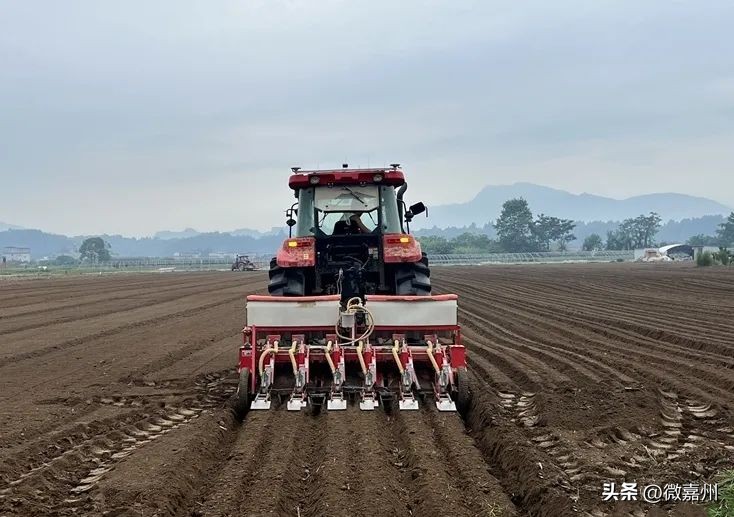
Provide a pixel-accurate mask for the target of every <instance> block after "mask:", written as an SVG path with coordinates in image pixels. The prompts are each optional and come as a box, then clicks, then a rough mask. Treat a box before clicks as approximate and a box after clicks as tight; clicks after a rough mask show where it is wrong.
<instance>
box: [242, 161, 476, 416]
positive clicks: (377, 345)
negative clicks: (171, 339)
mask: <svg viewBox="0 0 734 517" xmlns="http://www.w3.org/2000/svg"><path fill="white" fill-rule="evenodd" d="M292 171H293V174H292V175H291V177H290V181H289V186H290V187H291V189H293V191H294V194H295V197H296V199H297V200H298V201H297V202H296V203H294V205H293V206H291V207H290V208H289V209H288V210H286V215H287V217H288V220H287V224H288V226H289V228H290V230H291V231H290V236H289V238H288V239H286V240H285V242H283V245H282V246H281V247H280V249H279V250H278V254H277V256H276V257H275V258H273V260H272V261H271V264H270V271H269V277H270V282H269V285H268V292H269V295H268V296H262V295H250V296H248V297H247V326H246V327H245V328H244V330H243V335H244V344H243V346H242V347H241V348H240V356H239V368H238V370H239V372H240V382H239V387H238V398H237V401H238V402H237V405H238V410H239V411H240V412H242V413H244V412H245V411H246V410H247V409H268V408H270V407H271V404H272V400H273V398H274V397H275V398H277V399H281V397H287V399H288V402H287V408H288V409H289V410H300V409H302V408H306V407H310V408H311V409H312V410H313V411H318V410H319V409H320V407H321V406H322V404H324V403H325V405H326V407H327V409H329V410H339V409H346V407H347V400H348V399H349V398H353V399H356V400H358V401H359V406H360V408H361V409H363V410H371V409H374V408H375V407H377V406H378V405H379V403H380V402H382V404H383V405H384V406H385V407H386V408H388V409H389V408H390V407H391V406H392V400H393V399H394V398H397V399H398V406H399V408H400V409H403V410H408V409H417V408H418V398H417V397H420V396H425V395H426V394H430V396H431V397H432V398H433V399H434V400H435V403H436V406H437V407H438V409H439V410H441V411H455V410H456V409H457V405H458V408H459V409H460V410H462V409H464V408H466V406H467V405H468V403H469V400H468V397H469V389H468V384H467V375H466V361H465V355H464V347H463V345H462V344H461V333H460V327H459V325H458V322H457V296H456V295H453V294H443V295H439V296H432V295H431V282H430V270H429V268H428V260H427V258H426V255H425V253H422V252H421V247H420V243H419V242H418V241H417V240H416V239H415V238H414V237H413V236H411V235H410V234H409V225H410V222H411V220H412V218H413V217H414V216H415V215H418V214H420V213H423V212H425V211H426V207H425V206H424V205H423V203H416V204H414V205H412V206H410V207H409V208H408V207H406V205H405V203H404V201H403V195H404V193H405V191H406V189H407V184H406V182H405V178H404V176H403V172H402V171H401V170H400V169H399V165H398V164H393V165H392V166H391V168H389V169H387V168H384V169H349V168H347V167H346V166H344V167H343V168H342V169H334V170H312V171H302V170H300V169H299V168H296V167H294V168H293V169H292ZM294 216H295V217H296V219H294ZM294 229H295V235H294V234H293V230H294Z"/></svg>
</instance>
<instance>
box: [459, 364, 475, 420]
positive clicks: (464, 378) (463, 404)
mask: <svg viewBox="0 0 734 517" xmlns="http://www.w3.org/2000/svg"><path fill="white" fill-rule="evenodd" d="M455 379H456V401H455V402H456V409H457V411H458V412H459V414H460V415H461V416H462V417H466V414H467V413H468V412H469V407H470V406H471V388H470V387H469V377H468V374H467V371H466V368H459V369H458V370H456V374H455Z"/></svg>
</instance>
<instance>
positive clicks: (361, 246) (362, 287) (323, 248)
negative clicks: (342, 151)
mask: <svg viewBox="0 0 734 517" xmlns="http://www.w3.org/2000/svg"><path fill="white" fill-rule="evenodd" d="M293 172H294V174H293V175H292V176H291V178H290V181H289V185H290V187H291V188H292V189H293V190H294V193H295V196H296V198H297V199H298V202H297V203H294V205H293V206H292V207H291V208H290V209H288V210H287V211H286V214H287V216H288V221H287V223H288V225H289V227H290V228H291V231H290V236H289V239H287V240H286V241H285V242H284V244H283V247H282V248H281V250H279V252H278V256H277V257H276V258H275V259H274V264H271V266H272V267H271V273H273V270H275V271H274V272H275V273H276V274H275V280H276V282H275V283H273V282H272V281H271V289H270V292H271V294H283V295H294V296H303V295H321V294H337V293H342V292H346V294H345V296H346V295H356V296H360V297H363V296H364V295H365V294H398V293H400V292H401V289H402V294H428V293H430V287H429V288H428V289H426V287H425V285H426V283H427V282H419V283H422V284H423V287H422V288H420V289H419V292H415V288H414V286H413V285H412V283H411V285H408V284H407V283H405V282H402V283H403V284H404V285H402V286H399V285H397V283H400V282H399V279H400V276H401V275H400V273H401V272H403V273H404V274H403V275H402V276H403V277H405V276H410V275H411V272H412V271H413V269H415V266H414V264H420V263H421V261H424V262H425V257H424V255H423V254H422V253H421V248H420V244H419V243H418V241H416V240H415V239H414V238H413V237H412V236H410V235H409V234H408V231H409V223H410V220H411V218H412V217H413V216H414V215H417V213H422V212H424V211H425V206H424V205H423V204H422V203H418V204H416V205H413V206H412V207H410V209H406V207H405V204H404V202H403V199H402V197H403V194H404V192H405V190H406V189H407V184H406V183H405V179H404V176H403V173H402V171H400V170H399V169H398V167H397V164H395V165H394V166H393V168H392V169H348V168H343V169H336V170H318V171H300V169H298V168H294V170H293ZM294 216H295V219H294ZM288 268H290V271H288V272H285V273H284V272H283V270H284V269H288ZM418 269H419V270H421V271H423V268H422V266H418ZM408 270H410V271H408ZM425 270H427V266H426V267H425ZM283 276H287V277H290V278H288V279H287V280H288V281H287V282H286V285H285V286H284V287H285V288H284V289H281V288H280V286H281V285H282V284H283V281H284V280H286V279H285V278H283ZM271 280H273V275H272V274H271ZM421 280H427V276H426V278H425V279H421ZM396 282H397V283H396ZM428 285H430V284H428Z"/></svg>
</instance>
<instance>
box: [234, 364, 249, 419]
mask: <svg viewBox="0 0 734 517" xmlns="http://www.w3.org/2000/svg"><path fill="white" fill-rule="evenodd" d="M235 397H236V398H235V403H234V411H235V413H236V415H237V417H238V418H242V417H244V416H245V413H247V410H248V409H250V370H246V369H245V370H242V371H241V372H240V381H239V383H238V384H237V394H236V395H235Z"/></svg>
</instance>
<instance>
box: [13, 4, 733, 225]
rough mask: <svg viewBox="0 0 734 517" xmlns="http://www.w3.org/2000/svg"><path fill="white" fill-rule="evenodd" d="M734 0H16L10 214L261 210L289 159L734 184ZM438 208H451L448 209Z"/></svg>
mask: <svg viewBox="0 0 734 517" xmlns="http://www.w3.org/2000/svg"><path fill="white" fill-rule="evenodd" d="M732 26H734V2H732V1H731V0H710V1H705V2H699V1H674V0H648V1H645V2H640V1H623V0H609V1H607V0H593V1H589V0H558V1H553V2H549V1H547V0H539V1H518V0H508V1H476V2H471V1H467V2H464V1H444V2H438V1H422V2H410V1H400V2H396V1H387V0H370V1H335V0H334V1H332V0H318V1H317V0H312V1H298V0H292V1H280V0H262V1H246V0H238V1H211V0H202V1H191V0H175V1H174V0H171V1H167V2H164V1H131V0H126V1H124V2H99V1H97V0H89V1H72V0H67V1H64V2H57V1H54V0H48V1H45V2H39V1H31V0H15V1H7V2H3V3H2V6H0V221H4V222H7V223H13V224H18V225H22V226H25V227H38V228H42V229H44V230H48V231H54V232H59V233H66V234H81V233H84V234H93V233H103V232H104V233H123V234H126V235H147V234H151V233H153V232H154V231H156V230H159V229H181V228H184V227H186V226H191V227H194V228H196V229H198V230H227V229H233V228H239V227H250V228H259V229H266V228H269V227H271V226H273V225H280V224H282V221H283V216H282V210H283V209H284V208H285V206H286V205H287V204H290V203H291V202H292V197H291V195H290V193H289V191H287V186H286V183H287V177H288V173H289V167H290V166H292V165H301V166H304V167H307V168H313V167H317V166H321V167H326V166H328V167H331V166H338V165H339V164H340V163H341V162H343V161H347V162H349V163H350V164H351V165H355V166H367V165H372V166H375V165H384V164H388V163H391V162H395V161H397V162H400V163H402V164H403V165H404V168H405V171H406V173H407V174H408V175H409V183H410V189H409V191H408V192H409V194H410V195H409V196H408V197H409V198H410V200H413V201H416V200H419V199H420V200H422V201H424V202H426V203H427V204H434V205H435V204H438V203H447V202H457V201H463V200H467V199H469V198H471V197H472V196H473V195H474V193H475V192H476V191H477V190H478V189H480V188H481V187H483V186H484V185H487V184H508V183H514V182H516V181H529V182H535V183H539V184H543V185H548V186H552V187H556V188H562V189H566V190H569V191H571V192H576V193H579V192H591V193H595V194H601V195H607V196H611V197H627V196H631V195H635V194H641V193H649V192H671V191H675V192H683V193H690V194H695V195H701V196H707V197H711V198H713V199H716V200H717V201H720V202H723V203H725V204H728V205H729V206H734V57H733V56H734V36H732ZM435 222H436V223H437V224H440V222H439V221H435Z"/></svg>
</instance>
